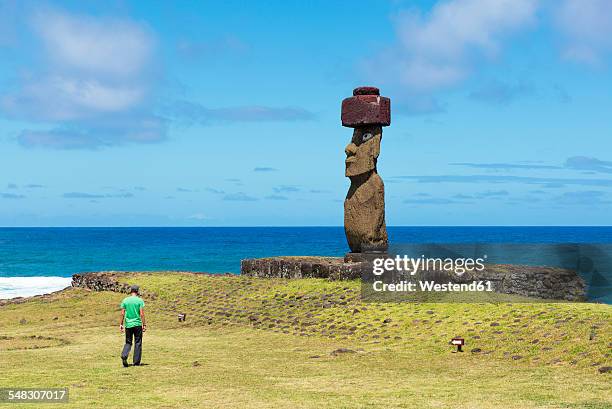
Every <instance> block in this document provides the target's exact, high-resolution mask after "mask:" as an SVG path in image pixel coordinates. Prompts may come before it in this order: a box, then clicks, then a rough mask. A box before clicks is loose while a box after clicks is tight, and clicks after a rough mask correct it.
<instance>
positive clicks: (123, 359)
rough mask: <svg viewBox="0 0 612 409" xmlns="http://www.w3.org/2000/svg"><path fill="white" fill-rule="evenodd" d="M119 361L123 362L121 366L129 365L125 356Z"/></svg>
mask: <svg viewBox="0 0 612 409" xmlns="http://www.w3.org/2000/svg"><path fill="white" fill-rule="evenodd" d="M121 362H123V367H124V368H127V367H128V366H129V365H128V361H127V358H124V357H121Z"/></svg>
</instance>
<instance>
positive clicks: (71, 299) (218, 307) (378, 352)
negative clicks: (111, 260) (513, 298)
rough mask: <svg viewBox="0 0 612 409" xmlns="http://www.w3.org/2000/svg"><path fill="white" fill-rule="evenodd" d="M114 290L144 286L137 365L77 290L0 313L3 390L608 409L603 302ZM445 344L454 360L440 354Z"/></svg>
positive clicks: (206, 279)
mask: <svg viewBox="0 0 612 409" xmlns="http://www.w3.org/2000/svg"><path fill="white" fill-rule="evenodd" d="M119 280H121V281H124V282H128V283H137V284H139V285H141V288H142V289H143V290H144V297H143V298H144V299H145V302H146V303H147V307H146V310H147V313H148V321H149V330H148V331H147V332H146V333H145V337H144V352H143V363H145V365H144V366H141V367H132V366H130V367H129V368H123V367H122V366H121V361H120V359H119V353H120V350H121V347H122V344H123V336H122V334H121V333H120V332H119V328H118V320H119V311H118V305H119V302H120V300H121V299H122V297H123V296H124V295H123V294H119V293H113V292H92V291H88V290H84V289H76V288H75V289H69V290H66V291H64V292H60V293H56V294H54V295H52V296H48V297H45V298H38V299H32V300H29V301H27V302H24V303H19V304H8V305H4V306H1V307H0V368H2V371H0V387H68V388H69V390H70V392H69V393H70V402H69V403H68V404H64V405H50V404H49V405H47V406H49V407H60V406H61V407H70V408H88V407H112V408H115V407H116V408H128V407H130V408H175V407H176V408H190V407H206V408H379V407H380V408H470V409H471V408H504V409H505V408H612V393H611V390H612V373H610V372H608V373H600V372H599V370H598V369H599V368H602V367H605V366H611V365H612V355H611V351H612V308H611V307H610V306H607V305H596V304H577V303H559V304H552V303H536V304H528V303H500V304H492V303H488V304H485V303H482V304H461V303H455V304H408V303H402V304H392V303H386V304H374V303H362V302H361V301H360V299H359V284H358V283H357V282H329V281H325V280H315V279H307V280H306V279H305V280H281V279H278V280H277V279H270V280H267V279H253V278H248V277H240V276H219V277H212V276H206V275H196V274H187V273H185V274H183V273H156V274H129V275H121V276H119ZM179 312H182V313H187V321H186V322H185V323H179V322H177V318H176V315H177V313H179ZM454 336H463V337H464V338H465V340H466V346H465V350H466V352H465V353H462V354H460V353H452V351H453V349H454V348H453V347H452V346H450V345H449V344H448V343H449V340H450V339H451V338H452V337H454ZM338 350H340V351H338ZM0 406H2V405H0ZM18 407H19V408H28V407H40V405H38V406H35V405H28V404H20V405H18Z"/></svg>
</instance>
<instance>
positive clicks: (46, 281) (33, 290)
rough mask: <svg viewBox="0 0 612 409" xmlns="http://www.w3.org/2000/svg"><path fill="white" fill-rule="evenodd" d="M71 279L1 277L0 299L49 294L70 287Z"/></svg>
mask: <svg viewBox="0 0 612 409" xmlns="http://www.w3.org/2000/svg"><path fill="white" fill-rule="evenodd" d="M71 281H72V278H71V277H42V276H39V277H0V299H9V298H15V297H31V296H33V295H40V294H48V293H52V292H54V291H58V290H62V289H64V288H66V287H69V286H70V283H71Z"/></svg>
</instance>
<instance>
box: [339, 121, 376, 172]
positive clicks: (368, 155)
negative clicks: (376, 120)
mask: <svg viewBox="0 0 612 409" xmlns="http://www.w3.org/2000/svg"><path fill="white" fill-rule="evenodd" d="M381 139H382V127H381V126H380V125H373V126H365V127H359V128H355V130H354V131H353V139H352V140H351V143H349V144H348V145H347V146H346V149H345V150H344V152H345V153H346V171H345V176H347V177H352V176H357V175H361V174H364V173H367V172H370V171H372V170H375V169H376V162H377V159H378V155H379V154H380V141H381Z"/></svg>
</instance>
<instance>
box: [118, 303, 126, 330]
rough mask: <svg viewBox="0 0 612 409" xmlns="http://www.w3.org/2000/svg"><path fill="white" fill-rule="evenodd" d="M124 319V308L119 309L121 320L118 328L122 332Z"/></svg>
mask: <svg viewBox="0 0 612 409" xmlns="http://www.w3.org/2000/svg"><path fill="white" fill-rule="evenodd" d="M124 320H125V309H124V308H122V309H121V322H120V323H119V330H121V332H123V321H124Z"/></svg>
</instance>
